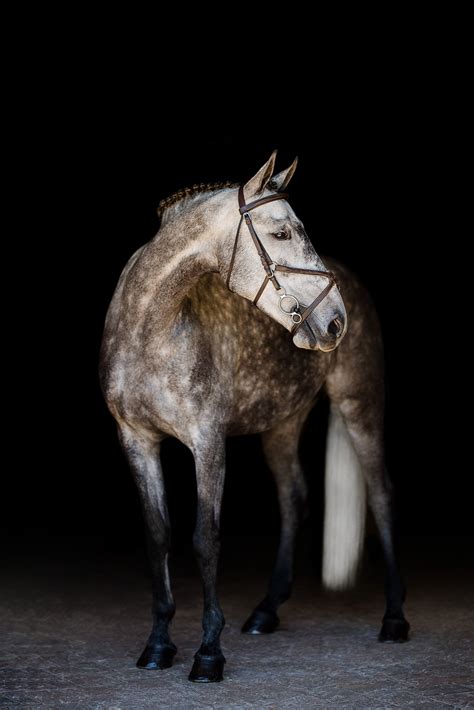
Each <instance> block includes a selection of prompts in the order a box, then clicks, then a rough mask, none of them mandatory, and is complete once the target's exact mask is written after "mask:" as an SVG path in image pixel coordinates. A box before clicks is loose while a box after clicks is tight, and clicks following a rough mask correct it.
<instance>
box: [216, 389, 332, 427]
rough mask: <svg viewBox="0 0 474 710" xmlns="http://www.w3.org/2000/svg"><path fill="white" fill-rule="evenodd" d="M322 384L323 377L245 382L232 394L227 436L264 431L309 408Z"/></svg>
mask: <svg viewBox="0 0 474 710" xmlns="http://www.w3.org/2000/svg"><path fill="white" fill-rule="evenodd" d="M323 382H324V377H311V378H308V379H305V378H304V377H303V378H297V379H293V380H292V379H291V378H286V379H285V380H284V381H278V382H271V381H269V380H268V379H266V378H262V380H261V381H255V380H254V381H253V382H251V381H247V385H246V386H245V387H241V388H240V389H239V390H236V391H235V400H234V401H235V405H234V409H233V412H232V415H231V419H230V421H229V426H228V433H229V435H230V436H232V435H237V434H256V433H259V432H262V431H267V430H269V429H272V428H273V427H274V426H276V425H277V424H278V423H279V422H281V421H282V420H284V419H287V418H288V417H291V416H293V415H294V414H296V413H297V412H299V411H301V410H302V409H310V408H311V407H312V406H313V405H314V403H315V401H316V397H317V394H318V392H319V390H320V389H321V387H322V384H323Z"/></svg>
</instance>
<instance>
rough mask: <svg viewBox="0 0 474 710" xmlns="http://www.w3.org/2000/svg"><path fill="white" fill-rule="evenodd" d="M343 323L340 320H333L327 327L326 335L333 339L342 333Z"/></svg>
mask: <svg viewBox="0 0 474 710" xmlns="http://www.w3.org/2000/svg"><path fill="white" fill-rule="evenodd" d="M343 327H344V326H343V323H342V320H341V319H340V318H334V320H332V321H331V322H330V323H329V325H328V333H330V335H334V337H335V338H337V337H338V335H340V334H341V333H342V329H343Z"/></svg>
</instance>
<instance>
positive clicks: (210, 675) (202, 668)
mask: <svg viewBox="0 0 474 710" xmlns="http://www.w3.org/2000/svg"><path fill="white" fill-rule="evenodd" d="M224 663H225V658H224V656H222V655H220V656H201V655H200V654H198V653H196V655H195V656H194V663H193V667H192V669H191V673H190V674H189V680H192V681H193V683H218V682H219V681H221V680H223V679H224V676H223V675H222V673H223V670H224Z"/></svg>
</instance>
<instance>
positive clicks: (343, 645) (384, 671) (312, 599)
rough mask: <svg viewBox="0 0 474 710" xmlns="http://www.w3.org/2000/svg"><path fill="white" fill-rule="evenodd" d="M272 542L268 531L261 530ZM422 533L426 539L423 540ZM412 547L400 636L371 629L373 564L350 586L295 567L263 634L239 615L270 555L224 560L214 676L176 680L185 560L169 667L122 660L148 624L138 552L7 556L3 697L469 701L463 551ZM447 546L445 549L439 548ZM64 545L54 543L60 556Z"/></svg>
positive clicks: (55, 701)
mask: <svg viewBox="0 0 474 710" xmlns="http://www.w3.org/2000/svg"><path fill="white" fill-rule="evenodd" d="M270 544H271V543H270ZM430 544H431V545H433V544H434V543H433V542H431V543H430ZM452 545H453V554H452V555H450V551H449V545H448V547H447V548H446V549H445V556H444V559H443V564H442V568H440V564H439V563H438V562H437V559H436V555H435V554H434V551H433V549H432V548H431V550H430V555H428V554H427V553H426V549H425V548H424V547H423V545H420V544H418V547H417V548H416V549H413V550H412V554H411V555H410V559H409V560H408V562H406V564H405V567H406V574H405V576H406V579H407V582H408V584H409V588H410V594H409V598H408V602H407V605H406V610H407V617H408V619H409V621H410V622H411V624H412V630H413V633H412V640H411V641H410V642H409V643H408V644H395V645H386V644H380V643H378V642H377V641H376V634H377V630H378V627H379V621H380V618H381V615H382V610H383V599H382V591H381V588H380V574H379V571H378V569H373V568H372V569H369V570H366V572H365V574H364V576H363V579H362V581H361V584H360V585H359V586H358V589H357V591H356V592H355V593H351V594H345V595H334V596H333V595H327V594H323V593H322V592H321V590H320V588H319V584H318V582H317V580H316V578H315V575H314V574H311V573H310V572H308V571H306V572H301V574H300V576H299V578H298V580H297V582H296V584H295V590H294V596H293V598H292V600H291V601H290V602H288V603H287V604H286V605H285V606H284V608H283V610H282V613H281V619H282V623H281V627H280V630H279V631H278V632H276V633H275V634H273V635H270V636H260V637H249V636H245V635H242V634H241V633H240V625H241V624H242V622H243V621H244V619H245V618H246V616H247V614H248V612H249V611H250V610H251V608H252V605H253V604H254V602H256V601H257V600H258V599H259V597H260V596H261V591H262V589H263V587H264V579H265V574H266V568H267V567H268V563H269V558H263V559H262V558H260V560H261V561H260V562H259V564H258V565H255V564H253V565H252V569H250V570H248V569H246V567H245V563H244V561H245V555H244V554H242V551H241V554H240V555H239V554H237V555H236V554H235V552H234V553H233V555H229V557H228V560H227V563H225V564H224V570H223V577H222V584H221V600H222V606H223V610H224V613H225V616H226V618H227V626H226V628H225V631H224V633H223V649H224V653H225V655H226V657H227V664H226V668H225V681H224V682H223V683H220V684H209V685H196V684H192V683H189V682H188V680H187V674H188V672H189V669H190V667H191V664H192V656H193V653H194V651H195V650H196V649H197V647H198V645H199V636H200V620H199V615H200V608H201V598H200V593H199V584H198V581H197V578H196V575H195V574H194V572H193V570H192V569H190V568H189V565H186V564H184V563H181V562H179V561H178V562H176V563H175V572H174V585H173V586H174V591H175V596H176V601H177V604H178V611H177V615H176V617H175V620H174V622H173V640H174V641H175V643H176V644H177V646H178V655H177V657H176V660H175V664H174V666H173V668H172V669H170V670H166V671H161V672H160V671H143V670H138V669H137V668H135V665H134V664H135V661H136V659H137V657H138V655H139V653H140V651H141V650H142V646H143V643H144V641H145V639H146V636H147V632H148V625H149V594H148V580H147V578H146V577H145V575H144V573H143V567H142V563H141V560H138V561H134V560H133V559H131V558H130V557H128V556H124V557H122V558H120V559H117V558H116V559H110V557H103V556H100V555H99V556H98V557H95V558H94V560H91V559H88V558H87V556H86V559H82V560H80V559H73V560H71V559H69V561H68V562H66V561H65V560H61V555H59V556H58V555H56V556H54V555H53V556H52V557H53V558H54V559H51V555H50V556H49V557H48V561H47V562H45V560H44V559H41V557H38V556H36V557H35V558H33V559H32V558H31V557H29V556H24V555H19V556H16V557H15V558H13V559H10V560H9V561H8V562H7V564H6V565H5V566H4V570H3V575H2V577H3V579H2V587H1V592H0V595H1V610H0V612H1V617H0V647H1V651H2V663H1V668H2V674H3V677H2V685H1V689H2V693H3V695H2V699H1V703H2V704H3V707H6V708H10V707H21V708H60V707H63V706H66V707H70V708H97V709H98V708H107V709H110V710H112V709H113V710H117V709H118V708H120V709H121V710H125V709H127V710H128V709H129V708H152V707H153V708H183V710H184V709H185V710H192V709H193V708H199V709H207V708H225V709H226V710H227V708H229V709H230V708H258V709H260V708H262V709H263V708H266V709H270V708H300V709H301V708H338V709H340V708H363V709H364V710H368V709H371V708H411V707H413V708H418V707H420V708H425V707H426V708H430V709H431V708H440V709H441V708H444V709H446V708H448V707H451V708H474V669H473V664H474V580H473V577H472V572H470V571H469V569H468V567H467V561H466V560H467V559H468V558H467V557H466V555H465V556H464V558H463V561H462V562H461V563H458V562H457V558H456V555H455V554H454V553H455V552H456V549H457V548H456V545H455V543H454V542H453V543H452ZM446 550H447V552H446ZM65 557H66V556H65Z"/></svg>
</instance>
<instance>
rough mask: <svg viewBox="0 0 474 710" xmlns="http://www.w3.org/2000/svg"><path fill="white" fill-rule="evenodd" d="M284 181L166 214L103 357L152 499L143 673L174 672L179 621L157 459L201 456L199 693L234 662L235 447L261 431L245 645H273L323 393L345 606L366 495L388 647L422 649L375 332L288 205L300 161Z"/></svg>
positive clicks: (220, 188)
mask: <svg viewBox="0 0 474 710" xmlns="http://www.w3.org/2000/svg"><path fill="white" fill-rule="evenodd" d="M274 164H275V153H273V154H272V156H271V157H270V159H269V160H268V162H267V163H265V165H264V166H263V167H262V168H261V169H260V170H259V171H258V172H257V173H256V175H255V176H254V177H253V178H252V179H251V180H249V181H248V182H247V183H246V184H245V185H244V187H243V188H242V187H240V188H238V187H237V186H235V185H230V184H228V183H226V184H225V185H223V184H215V185H200V186H195V187H193V188H192V189H186V190H183V191H181V192H179V193H176V194H175V195H173V196H171V197H170V198H168V199H167V200H164V201H163V202H162V203H161V205H160V213H161V226H160V229H159V231H158V233H157V235H156V236H155V237H154V238H153V239H152V240H151V241H150V242H149V243H148V244H146V245H145V246H143V247H142V248H141V249H139V250H138V251H137V252H136V253H135V254H134V255H133V256H132V258H131V259H130V261H129V262H128V264H127V266H126V267H125V269H124V271H123V273H122V275H121V277H120V281H119V283H118V286H117V289H116V291H115V294H114V296H113V299H112V302H111V305H110V308H109V312H108V314H107V319H106V325H105V333H104V338H103V344H102V351H101V366H100V373H101V384H102V388H103V392H104V396H105V399H106V401H107V404H108V407H109V409H110V411H111V413H112V414H113V416H114V417H115V420H116V422H117V425H118V431H119V437H120V442H121V445H122V447H123V450H124V452H125V455H126V457H127V459H128V461H129V464H130V467H131V470H132V473H133V476H134V478H135V482H136V484H137V487H138V491H139V494H140V498H141V503H142V507H143V514H144V517H145V522H146V528H147V535H148V542H149V556H150V564H151V572H152V591H153V626H152V630H151V634H150V637H149V639H148V642H147V644H146V647H145V649H144V651H143V653H142V655H141V656H140V658H139V660H138V663H137V665H138V666H139V667H141V668H149V669H158V668H168V667H169V666H171V664H172V661H173V657H174V655H175V653H176V646H175V645H174V644H173V643H172V641H171V639H170V636H169V629H168V626H169V623H170V621H171V619H172V617H173V615H174V612H175V605H174V601H173V596H172V592H171V587H170V581H169V574H168V565H167V559H168V551H169V540H170V535H169V519H168V512H167V507H166V496H165V490H164V484H163V473H162V469H161V464H160V445H161V442H162V441H163V439H165V438H166V437H170V436H171V437H176V438H177V439H179V441H181V442H183V443H184V444H185V445H186V446H187V447H189V448H190V450H191V451H192V453H193V455H194V460H195V465H196V480H197V494H198V510H197V521H196V529H195V533H194V538H193V542H194V548H195V551H196V556H197V559H198V563H199V568H200V572H201V575H202V583H203V590H204V612H203V637H202V643H201V646H200V648H199V650H198V651H197V653H196V654H195V657H194V665H193V668H192V670H191V673H190V676H189V677H190V680H193V681H198V682H210V681H218V680H221V679H222V672H223V666H224V662H225V659H224V656H223V654H222V651H221V647H220V634H221V631H222V628H223V626H224V616H223V614H222V611H221V608H220V606H219V601H218V598H217V592H216V574H217V560H218V554H219V517H220V511H221V502H222V492H223V487H224V476H225V439H226V437H227V436H230V435H233V434H246V433H255V432H261V433H262V441H263V448H264V452H265V456H266V459H267V461H268V465H269V467H270V469H271V471H272V473H273V475H274V476H275V481H276V485H277V490H278V497H279V504H280V510H281V539H280V545H279V550H278V554H277V559H276V563H275V567H274V570H273V573H272V576H271V579H270V582H269V586H268V590H267V593H266V595H265V597H264V598H263V600H262V601H261V602H260V603H259V604H258V605H257V607H256V608H255V610H254V611H253V613H252V614H251V615H250V617H249V619H248V620H247V621H246V622H245V624H244V626H243V631H246V632H248V633H267V632H271V631H273V630H274V629H275V628H276V626H277V624H278V616H277V609H278V607H279V605H280V604H281V603H282V602H284V601H285V600H286V599H288V598H289V595H290V590H291V584H292V567H293V548H294V541H295V534H296V531H297V527H298V523H299V520H300V516H301V511H302V510H303V509H304V502H305V498H306V486H305V480H304V475H303V472H302V469H301V466H300V463H299V461H298V442H299V438H300V434H301V430H302V427H303V424H304V421H305V419H306V417H307V416H308V413H309V412H310V410H311V408H312V407H313V405H314V403H315V400H316V396H317V394H318V392H319V391H320V390H321V389H322V388H324V389H325V390H326V392H327V394H328V396H329V399H330V403H331V408H330V422H329V430H328V442H327V453H326V484H325V496H326V508H325V523H324V550H323V582H324V584H325V585H326V586H327V587H329V588H333V589H338V588H344V587H347V586H349V585H350V584H352V583H353V581H354V578H355V575H356V571H357V565H358V561H359V558H360V554H361V550H362V543H363V533H364V521H365V498H366V491H367V492H368V500H369V503H370V506H371V509H372V511H373V514H374V518H375V521H376V524H377V526H378V530H379V533H380V537H381V541H382V546H383V550H384V555H385V559H386V563H387V585H386V597H387V606H386V611H385V615H384V617H383V623H382V629H381V631H380V635H379V638H380V640H382V641H386V640H392V641H402V640H406V639H407V638H408V623H407V621H406V620H405V618H404V615H403V610H402V604H403V601H404V595H405V592H404V587H403V584H402V581H401V579H400V576H399V573H398V570H397V564H396V561H395V557H394V551H393V543H392V525H391V513H390V484H389V480H388V478H387V476H386V473H385V467H384V453H383V409H384V386H383V362H382V360H383V356H382V342H381V337H380V330H379V325H378V322H377V317H376V315H375V312H374V308H373V306H372V304H371V302H370V299H369V297H368V295H367V293H366V291H365V290H364V289H363V287H362V286H361V285H360V284H359V283H358V281H357V280H356V278H355V277H354V276H353V275H352V274H351V273H350V272H349V271H348V270H347V269H345V268H344V267H342V266H341V265H340V264H337V263H336V262H333V261H332V260H329V259H328V260H325V263H324V264H323V262H322V261H321V259H320V258H319V256H318V255H317V254H316V252H315V250H314V248H313V246H312V245H311V242H310V241H309V239H308V237H307V235H306V233H305V230H304V227H303V225H302V223H301V221H300V220H299V219H298V218H297V216H296V215H295V213H294V212H293V210H292V209H291V207H290V205H289V203H288V201H287V199H286V198H287V195H285V194H284V192H283V191H284V190H285V188H286V186H287V185H288V182H289V181H290V179H291V177H292V175H293V173H294V171H295V168H296V161H295V162H294V163H293V164H292V165H291V166H290V167H289V168H288V169H287V170H284V171H283V172H281V173H278V174H277V175H273V170H274ZM339 289H341V291H340V290H339ZM341 292H342V293H343V294H344V301H343V300H342V297H341ZM346 330H347V333H346ZM287 331H290V333H291V336H289V335H288V332H287Z"/></svg>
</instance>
